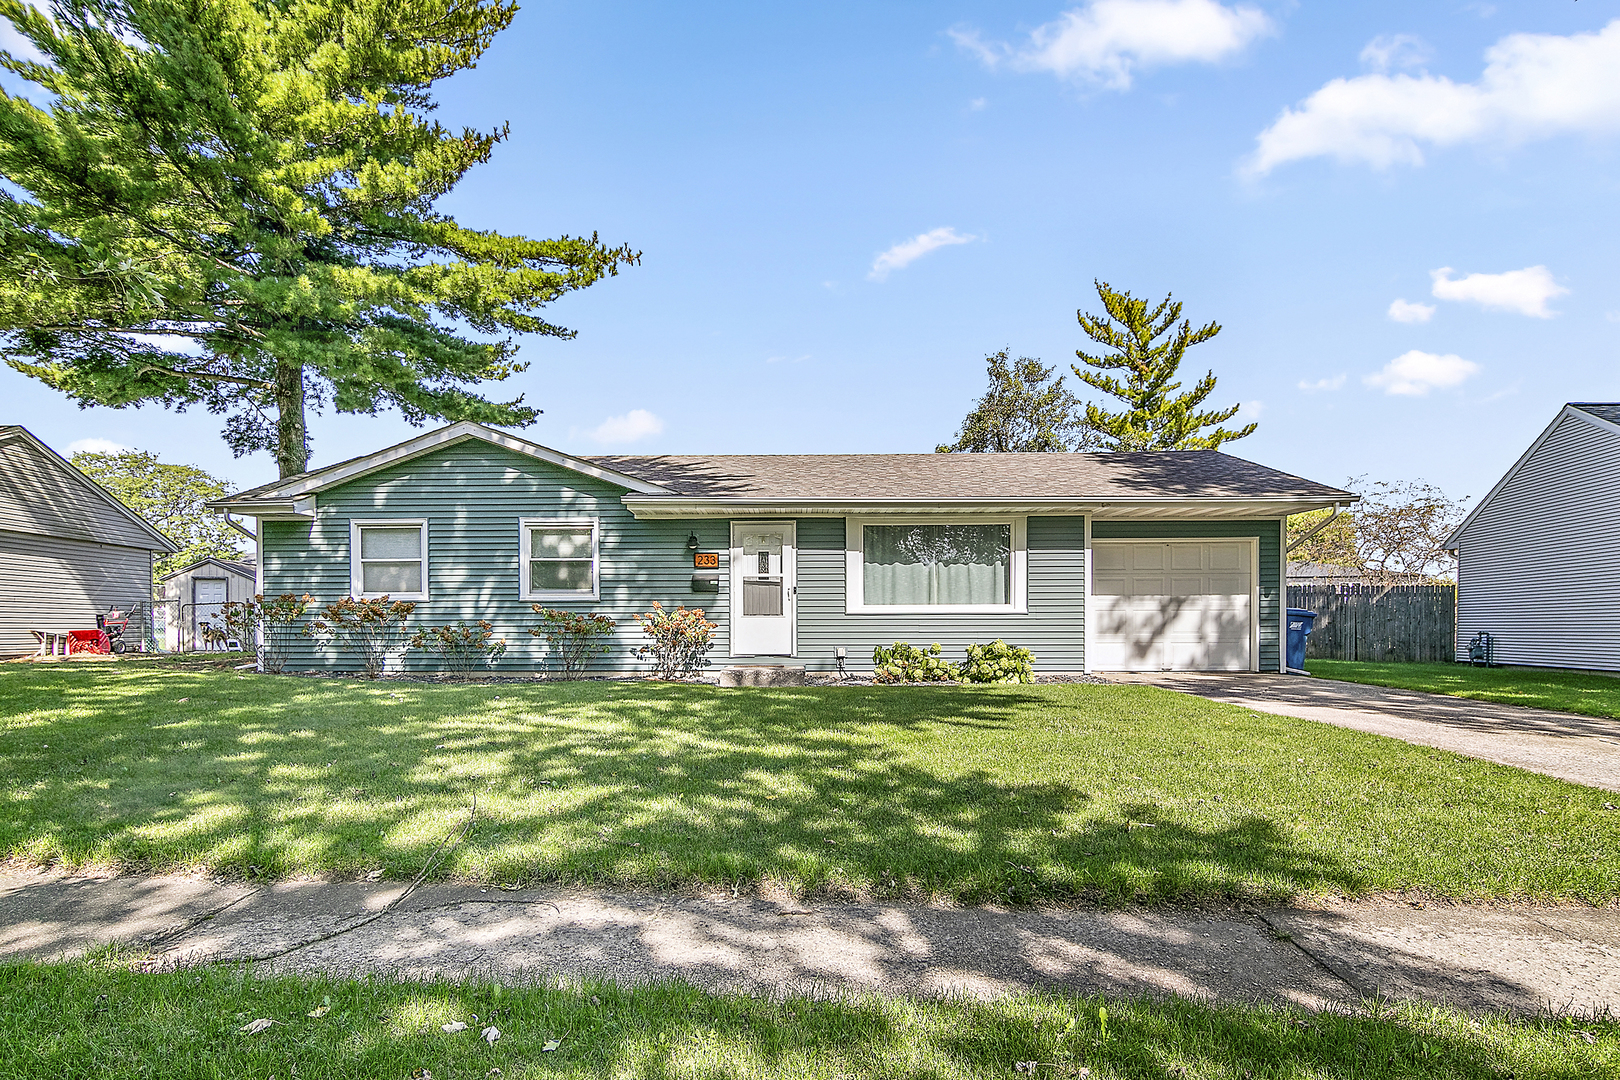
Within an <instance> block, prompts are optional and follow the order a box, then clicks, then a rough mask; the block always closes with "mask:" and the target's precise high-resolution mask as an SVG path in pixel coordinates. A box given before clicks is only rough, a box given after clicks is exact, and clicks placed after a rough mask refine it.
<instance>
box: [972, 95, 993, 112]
mask: <svg viewBox="0 0 1620 1080" xmlns="http://www.w3.org/2000/svg"><path fill="white" fill-rule="evenodd" d="M988 104H990V103H989V102H988V101H986V100H985V99H984V98H982V97H976V98H974V99H973V100H972V101H970V102H968V112H983V111H984V107H985V106H986V105H988Z"/></svg>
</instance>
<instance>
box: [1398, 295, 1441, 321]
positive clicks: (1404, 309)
mask: <svg viewBox="0 0 1620 1080" xmlns="http://www.w3.org/2000/svg"><path fill="white" fill-rule="evenodd" d="M1389 317H1390V318H1392V319H1394V320H1395V321H1396V322H1428V321H1429V320H1430V319H1432V318H1434V305H1433V304H1421V303H1419V304H1413V303H1410V302H1408V301H1406V300H1395V301H1392V302H1391V303H1390V305H1389Z"/></svg>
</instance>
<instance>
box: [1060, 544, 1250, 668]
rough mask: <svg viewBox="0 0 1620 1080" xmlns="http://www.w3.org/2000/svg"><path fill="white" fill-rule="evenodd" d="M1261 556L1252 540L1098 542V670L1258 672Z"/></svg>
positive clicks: (1090, 636)
mask: <svg viewBox="0 0 1620 1080" xmlns="http://www.w3.org/2000/svg"><path fill="white" fill-rule="evenodd" d="M1253 558H1254V546H1253V543H1252V542H1251V541H1248V540H1171V541H1157V540H1155V541H1142V540H1132V541H1121V540H1114V541H1097V542H1094V543H1093V544H1092V549H1091V608H1090V619H1091V625H1090V626H1089V627H1088V628H1087V634H1086V648H1087V651H1088V652H1089V653H1090V654H1091V655H1090V661H1091V664H1090V666H1091V668H1092V670H1095V671H1249V670H1252V669H1253V667H1254V663H1253V661H1254V656H1253V638H1254V632H1255V624H1254V616H1255V613H1254V599H1253V593H1254V568H1253Z"/></svg>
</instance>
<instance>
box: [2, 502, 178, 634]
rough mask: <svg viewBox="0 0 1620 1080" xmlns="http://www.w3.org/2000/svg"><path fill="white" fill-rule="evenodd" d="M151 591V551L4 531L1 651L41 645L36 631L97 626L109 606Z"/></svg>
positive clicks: (135, 598)
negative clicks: (36, 637)
mask: <svg viewBox="0 0 1620 1080" xmlns="http://www.w3.org/2000/svg"><path fill="white" fill-rule="evenodd" d="M151 595H152V555H151V552H149V551H146V550H144V549H141V548H128V547H121V546H118V545H114V544H97V543H90V542H88V541H84V540H65V539H61V538H59V537H52V536H37V535H30V534H27V533H18V532H9V531H0V655H7V656H15V655H18V654H20V653H29V652H33V651H34V650H35V649H37V648H38V643H37V642H36V641H35V640H34V635H33V634H32V633H30V631H31V630H35V629H40V630H94V629H95V626H96V616H97V615H100V614H102V613H103V612H105V611H106V610H107V609H108V608H110V607H112V606H114V605H119V606H123V605H127V604H132V603H135V602H138V601H143V600H146V599H148V598H149V597H150V596H151Z"/></svg>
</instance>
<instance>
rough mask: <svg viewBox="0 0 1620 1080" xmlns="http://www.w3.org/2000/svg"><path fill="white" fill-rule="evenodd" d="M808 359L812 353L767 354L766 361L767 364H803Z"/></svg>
mask: <svg viewBox="0 0 1620 1080" xmlns="http://www.w3.org/2000/svg"><path fill="white" fill-rule="evenodd" d="M808 359H810V354H809V353H805V354H804V355H803V356H767V357H766V358H765V362H766V363H767V364H802V363H804V362H805V361H806V360H808Z"/></svg>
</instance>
